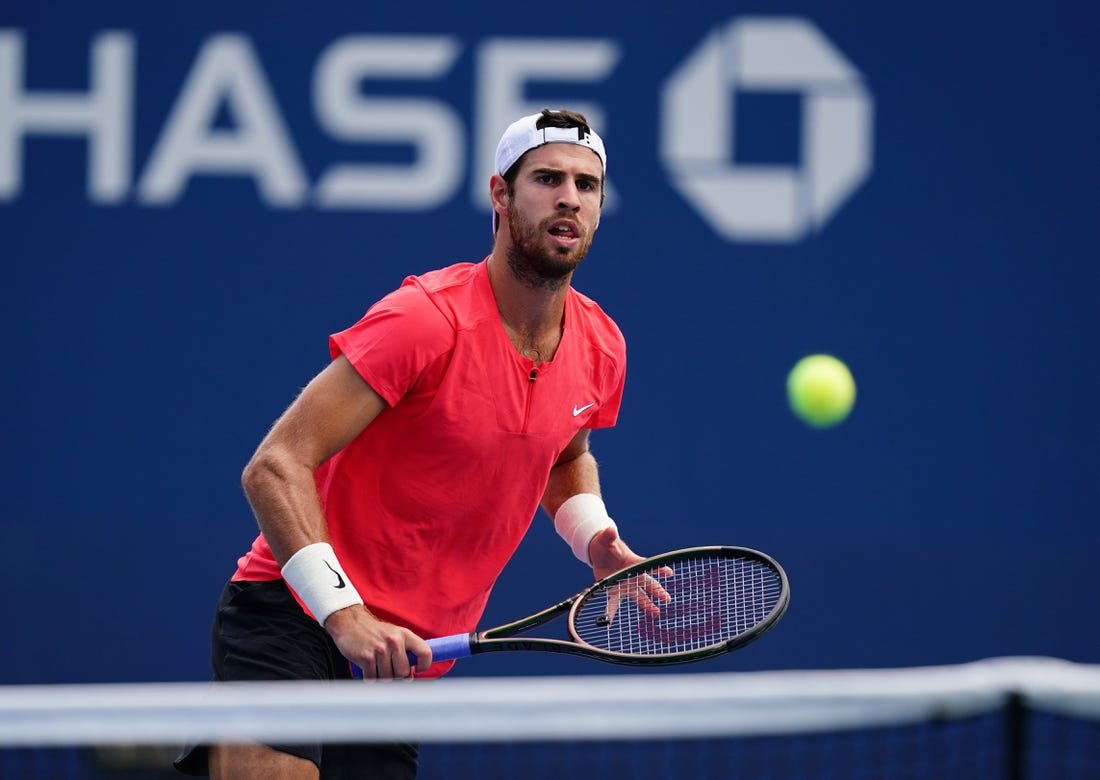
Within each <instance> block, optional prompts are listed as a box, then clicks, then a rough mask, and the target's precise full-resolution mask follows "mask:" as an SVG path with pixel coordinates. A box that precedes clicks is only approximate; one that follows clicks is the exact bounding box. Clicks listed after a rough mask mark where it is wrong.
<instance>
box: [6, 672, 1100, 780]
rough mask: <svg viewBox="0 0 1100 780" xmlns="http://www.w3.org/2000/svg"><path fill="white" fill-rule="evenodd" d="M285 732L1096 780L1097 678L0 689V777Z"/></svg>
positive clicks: (486, 763) (525, 761)
mask: <svg viewBox="0 0 1100 780" xmlns="http://www.w3.org/2000/svg"><path fill="white" fill-rule="evenodd" d="M364 686H369V687H367V688H364ZM325 713H327V715H326V714H325ZM287 735H298V738H299V741H313V740H320V741H324V742H329V743H347V742H360V741H389V740H394V739H399V740H416V741H419V742H420V743H421V756H420V765H421V770H420V778H421V780H434V779H435V778H440V780H442V778H447V780H453V779H454V778H473V777H477V778H485V777H499V778H509V777H523V778H524V780H539V779H540V778H547V779H548V780H549V779H551V778H552V779H553V780H561V778H563V777H568V778H571V779H572V778H576V779H579V780H584V779H585V778H599V779H600V780H607V778H618V777H628V776H646V777H662V776H683V777H737V778H739V780H766V779H770V778H786V779H791V778H794V779H797V778H815V780H816V779H819V778H824V779H825V780H827V779H828V778H851V779H853V780H859V779H860V778H946V779H949V780H950V779H951V778H960V780H961V779H962V778H966V779H967V780H971V779H972V778H1012V779H1013V780H1018V779H1020V778H1059V779H1068V780H1075V779H1076V778H1082V779H1084V778H1096V777H1100V667H1096V666H1089V665H1082V664H1070V663H1068V662H1064V661H1057V660H1054V659H994V660H990V661H983V662H978V663H976V664H966V665H961V666H957V667H934V668H918V669H896V670H865V671H855V670H845V671H821V672H758V673H743V674H694V675H692V674H679V675H656V676H651V675H616V676H608V677H583V678H564V677H560V678H549V679H541V680H538V679H529V678H494V679H476V680H475V679H468V678H466V679H455V680H443V681H438V682H431V683H414V684H411V685H392V684H391V685H385V684H372V683H354V682H351V683H343V682H341V683H334V684H332V685H328V686H318V685H316V684H312V683H303V684H289V685H288V684H278V685H266V684H252V685H242V684H232V685H228V684H227V685H221V686H210V685H194V684H175V685H164V684H162V685H130V686H84V687H82V686H34V687H10V688H6V689H5V688H0V777H3V778H9V777H11V778H74V779H75V780H82V779H84V778H87V779H88V780H100V779H104V778H129V780H141V779H142V778H164V777H178V776H180V775H177V774H175V772H174V770H172V769H171V761H172V759H173V758H174V757H175V755H176V754H177V752H178V746H179V745H180V744H182V743H183V742H184V741H189V740H192V739H194V738H195V737H200V738H208V739H209V738H221V739H226V740H237V739H242V738H254V739H260V740H263V739H266V738H270V739H272V740H283V739H285V738H286V736H287Z"/></svg>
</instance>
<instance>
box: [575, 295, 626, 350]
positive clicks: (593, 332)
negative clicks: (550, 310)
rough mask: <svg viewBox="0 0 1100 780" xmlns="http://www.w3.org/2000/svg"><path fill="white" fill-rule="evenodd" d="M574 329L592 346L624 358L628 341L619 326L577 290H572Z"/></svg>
mask: <svg viewBox="0 0 1100 780" xmlns="http://www.w3.org/2000/svg"><path fill="white" fill-rule="evenodd" d="M569 300H570V302H571V305H570V311H571V312H572V314H573V320H574V321H573V325H572V327H573V328H575V329H576V330H577V332H578V333H579V334H580V335H581V336H582V337H583V338H584V339H585V340H586V341H588V342H589V343H590V344H592V345H593V346H595V347H597V348H598V349H600V350H601V351H603V352H606V353H609V354H611V355H614V356H615V357H622V356H624V354H625V352H626V339H625V337H624V336H623V333H622V331H621V330H620V329H619V326H618V324H617V323H616V322H615V320H614V319H612V317H611V315H609V314H608V313H607V312H606V311H604V310H603V308H602V307H601V306H600V305H599V304H598V303H596V301H595V300H593V299H592V298H589V297H588V296H587V295H585V294H584V293H582V292H580V291H579V290H577V289H576V288H572V287H571V288H570V290H569Z"/></svg>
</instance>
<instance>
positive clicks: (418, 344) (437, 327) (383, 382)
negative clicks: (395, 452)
mask: <svg viewBox="0 0 1100 780" xmlns="http://www.w3.org/2000/svg"><path fill="white" fill-rule="evenodd" d="M454 343H455V329H454V326H453V325H452V324H451V322H450V321H449V320H448V319H447V317H446V316H445V315H444V314H443V313H442V312H441V311H440V310H439V309H438V308H437V307H436V305H435V304H434V303H433V302H432V300H431V299H430V298H429V297H428V296H427V294H425V292H424V290H423V289H422V288H421V287H419V286H418V285H416V284H412V283H410V282H409V281H408V280H406V283H405V284H403V285H402V286H401V287H399V288H398V289H396V290H394V291H393V292H392V293H390V294H389V295H387V296H386V297H384V298H382V300H380V301H378V303H376V304H375V305H374V306H372V307H371V308H370V309H369V310H368V311H367V313H366V314H365V315H363V318H362V319H361V320H359V322H357V323H355V325H353V326H351V327H350V328H348V329H347V330H343V331H340V332H339V333H334V334H332V335H331V336H329V353H330V354H331V356H332V358H333V359H335V358H336V357H337V356H339V355H343V356H344V357H346V358H347V359H348V361H349V362H350V363H351V364H352V366H354V367H355V370H356V371H357V372H359V375H360V376H361V377H363V379H364V380H365V381H366V382H367V384H368V385H370V386H371V388H372V389H373V390H374V391H375V392H376V393H378V395H380V396H381V397H382V398H383V400H385V401H386V403H387V404H389V405H390V406H393V405H395V404H396V403H397V402H398V401H399V400H400V399H401V398H402V396H404V395H405V394H406V393H408V392H409V390H410V389H411V388H412V387H413V385H414V384H415V383H416V380H417V378H418V377H419V376H420V375H421V373H422V372H423V371H424V369H425V368H427V367H428V366H429V365H431V364H432V363H433V362H435V361H436V360H437V359H438V358H439V357H440V356H441V355H443V354H445V353H447V352H449V351H451V350H453V349H454Z"/></svg>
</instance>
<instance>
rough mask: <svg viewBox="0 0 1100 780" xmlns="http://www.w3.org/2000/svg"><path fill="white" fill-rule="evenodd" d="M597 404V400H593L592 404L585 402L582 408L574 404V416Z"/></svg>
mask: <svg viewBox="0 0 1100 780" xmlns="http://www.w3.org/2000/svg"><path fill="white" fill-rule="evenodd" d="M595 405H596V402H595V401H593V402H592V403H590V404H585V405H584V406H582V407H580V408H577V407H576V406H574V407H573V416H574V417H576V416H577V415H578V414H580V413H581V412H583V411H584V410H585V409H591V408H592V407H593V406H595Z"/></svg>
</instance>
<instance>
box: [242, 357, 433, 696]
mask: <svg viewBox="0 0 1100 780" xmlns="http://www.w3.org/2000/svg"><path fill="white" fill-rule="evenodd" d="M385 408H386V402H385V401H384V400H383V399H382V397H381V396H379V395H378V394H377V393H376V392H375V391H374V390H373V389H371V387H370V386H369V385H368V384H367V383H366V382H365V381H364V380H363V378H362V377H361V376H359V373H358V372H357V371H356V370H355V369H354V367H352V365H351V364H350V363H349V362H348V360H347V359H346V358H345V357H343V356H340V357H337V358H336V359H335V360H334V361H332V362H331V363H330V364H329V365H328V366H327V367H326V368H325V369H324V370H323V371H321V373H320V374H318V375H317V376H316V377H315V378H314V379H313V380H312V381H311V382H310V383H309V384H308V385H307V386H306V388H305V389H304V390H303V391H302V393H301V394H300V395H299V396H298V398H297V399H295V401H294V403H292V404H291V405H290V407H289V408H288V409H287V410H286V412H284V413H283V415H282V417H280V418H279V419H278V421H276V423H275V425H274V426H272V428H271V430H270V431H269V432H268V434H267V436H265V437H264V439H263V441H262V442H260V446H259V447H258V448H257V450H256V452H255V454H254V455H253V456H252V459H251V460H250V461H249V463H248V465H247V466H246V467H245V469H244V473H243V475H242V477H241V484H242V486H243V487H244V491H245V495H246V496H247V498H248V502H249V504H250V505H251V506H252V511H253V513H254V514H255V516H256V521H257V522H258V523H259V526H260V530H261V531H262V532H263V534H264V538H265V539H266V540H267V543H268V545H269V546H270V547H271V551H272V553H273V554H274V556H275V560H276V561H277V562H278V563H279V565H280V566H285V565H286V564H287V562H288V561H289V560H290V559H291V557H293V556H294V555H295V553H297V552H298V551H300V550H302V549H303V548H305V547H308V546H309V545H314V544H317V543H327V542H328V541H329V533H328V524H327V523H326V521H325V517H324V514H323V513H322V511H321V501H320V497H319V496H318V494H317V487H316V483H315V482H314V480H313V473H314V471H316V470H317V468H318V467H319V466H320V465H321V464H322V463H324V462H325V461H326V460H328V459H329V458H330V457H332V456H333V455H335V454H336V453H337V452H339V451H340V450H341V449H342V448H343V447H344V446H346V445H347V444H348V443H349V442H350V441H351V440H352V439H354V438H355V437H356V436H357V435H358V434H359V433H360V432H361V431H362V430H363V429H364V428H366V427H367V426H368V425H369V424H370V423H371V422H372V421H373V420H374V418H375V417H377V416H378V414H379V413H381V412H382V410H383V409H385ZM324 627H325V630H326V631H328V633H329V634H330V635H331V636H332V638H333V640H334V641H335V642H336V645H337V647H339V648H340V652H342V653H343V654H344V656H345V657H347V658H348V659H349V660H351V661H354V662H355V663H356V664H358V665H359V666H360V668H362V669H363V673H364V675H365V676H368V677H407V676H409V674H410V668H409V662H408V658H407V656H406V655H405V652H406V650H410V651H412V652H413V653H414V654H415V655H416V656H417V658H418V659H419V661H420V663H419V665H418V668H420V670H421V671H427V669H428V666H429V665H430V664H429V663H428V658H430V656H431V651H430V650H429V648H428V646H427V643H426V642H424V641H423V640H422V639H420V638H419V637H417V636H416V635H415V634H413V633H412V632H411V631H408V630H407V629H404V628H399V627H398V626H394V625H391V624H389V623H383V622H382V621H379V620H378V619H377V618H375V617H374V616H373V615H371V614H370V612H369V611H368V610H367V609H366V608H365V607H364V606H363V605H362V604H354V605H352V606H348V607H345V608H342V609H339V610H337V611H335V612H332V613H331V614H330V615H328V616H327V618H325V619H324Z"/></svg>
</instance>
